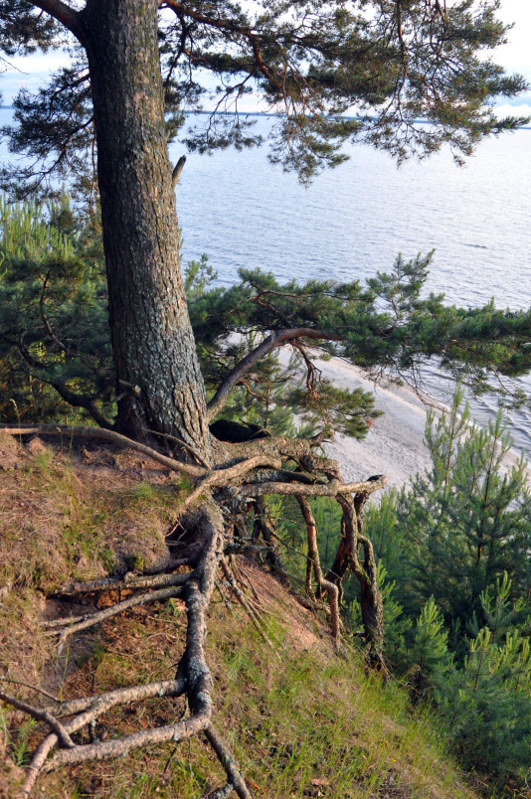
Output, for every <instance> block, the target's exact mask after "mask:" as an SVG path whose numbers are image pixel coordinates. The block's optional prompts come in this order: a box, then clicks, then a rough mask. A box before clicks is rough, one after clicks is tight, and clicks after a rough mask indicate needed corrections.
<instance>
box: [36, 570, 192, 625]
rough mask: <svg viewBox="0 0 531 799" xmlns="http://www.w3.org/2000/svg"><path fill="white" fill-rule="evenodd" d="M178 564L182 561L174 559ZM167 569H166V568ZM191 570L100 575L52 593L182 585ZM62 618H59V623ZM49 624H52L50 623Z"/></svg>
mask: <svg viewBox="0 0 531 799" xmlns="http://www.w3.org/2000/svg"><path fill="white" fill-rule="evenodd" d="M176 562H178V563H179V564H181V563H183V562H184V561H176ZM166 571H167V570H166ZM190 574H191V572H186V573H179V574H173V573H170V574H167V573H166V572H162V573H159V574H134V573H133V572H127V574H124V576H123V577H100V578H99V579H97V580H88V581H87V582H85V583H70V584H69V585H67V586H64V588H61V590H60V591H57V592H56V593H54V594H53V596H54V597H67V596H68V597H70V596H77V595H78V594H92V593H96V592H97V591H108V590H111V589H112V590H117V589H120V588H124V589H125V588H127V589H130V590H133V589H137V588H162V587H165V586H169V585H184V583H185V582H186V581H187V580H188V578H189V577H190ZM63 621H64V620H61V623H62V622H63ZM50 626H53V624H52V623H50Z"/></svg>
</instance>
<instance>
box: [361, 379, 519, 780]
mask: <svg viewBox="0 0 531 799" xmlns="http://www.w3.org/2000/svg"><path fill="white" fill-rule="evenodd" d="M426 443H427V445H428V448H429V451H430V455H431V461H432V467H431V469H430V471H429V472H428V473H427V474H425V475H417V477H416V478H415V480H414V481H413V483H412V485H411V488H410V489H409V490H406V489H404V490H403V491H402V492H401V493H400V494H398V493H396V492H395V493H392V494H390V495H389V496H388V497H387V498H386V499H384V501H383V503H382V509H381V514H377V512H376V511H375V510H374V509H373V510H372V511H370V512H369V513H368V515H367V519H366V531H367V533H368V534H369V535H370V536H371V537H372V540H373V541H374V545H375V552H376V553H377V556H378V558H379V559H380V562H379V568H381V565H382V564H384V565H385V568H386V569H387V571H388V573H389V578H390V583H389V585H390V589H391V590H390V591H389V590H388V591H387V595H386V598H385V601H386V603H388V604H389V603H390V604H391V608H392V614H391V616H392V618H391V625H390V635H389V636H388V639H387V656H388V659H389V661H390V663H391V664H392V666H393V668H394V669H395V670H396V671H397V672H398V673H399V674H401V675H402V677H403V679H405V680H406V681H407V682H408V683H409V685H410V687H411V691H412V696H413V698H414V699H415V701H418V699H424V700H426V701H429V702H432V703H435V705H436V706H437V708H438V712H439V713H440V714H441V717H443V718H444V719H446V720H447V722H448V725H449V730H451V734H452V736H453V737H454V740H455V745H456V748H457V749H458V751H459V753H460V755H461V758H462V760H463V763H464V764H465V765H466V766H467V767H468V768H476V769H479V770H482V771H484V772H487V773H491V774H493V775H494V777H495V778H497V779H507V778H509V779H512V780H516V781H517V782H518V784H520V785H523V784H525V783H526V779H528V778H529V774H527V771H526V770H527V769H528V768H529V751H530V746H531V691H530V688H531V682H530V679H531V678H530V670H531V666H530V663H531V659H530V647H529V632H530V618H531V604H530V602H529V585H531V572H530V563H529V552H530V551H531V514H530V507H531V506H530V498H529V488H528V485H527V471H526V466H527V464H526V462H525V461H524V460H523V458H521V459H520V460H518V461H517V462H514V458H513V459H512V461H511V460H509V461H508V460H507V458H508V452H509V449H510V447H511V442H510V439H509V437H508V436H507V435H506V434H505V432H504V424H503V419H502V417H501V415H499V416H498V418H497V419H496V421H495V422H493V423H491V425H490V426H489V429H488V430H482V429H480V428H478V427H476V426H475V425H473V424H471V422H470V419H469V413H468V408H467V407H466V406H463V392H462V391H461V390H460V389H458V390H457V391H456V393H455V395H454V400H453V403H452V406H451V408H450V409H449V411H448V412H447V413H445V414H442V415H441V416H440V417H439V418H436V417H435V416H434V414H429V415H428V422H427V426H426ZM407 622H409V626H408V624H407ZM400 624H401V625H403V626H402V628H401V629H400V628H399V627H397V625H400ZM397 629H400V634H399V635H397V634H396V630H397ZM500 793H501V788H500Z"/></svg>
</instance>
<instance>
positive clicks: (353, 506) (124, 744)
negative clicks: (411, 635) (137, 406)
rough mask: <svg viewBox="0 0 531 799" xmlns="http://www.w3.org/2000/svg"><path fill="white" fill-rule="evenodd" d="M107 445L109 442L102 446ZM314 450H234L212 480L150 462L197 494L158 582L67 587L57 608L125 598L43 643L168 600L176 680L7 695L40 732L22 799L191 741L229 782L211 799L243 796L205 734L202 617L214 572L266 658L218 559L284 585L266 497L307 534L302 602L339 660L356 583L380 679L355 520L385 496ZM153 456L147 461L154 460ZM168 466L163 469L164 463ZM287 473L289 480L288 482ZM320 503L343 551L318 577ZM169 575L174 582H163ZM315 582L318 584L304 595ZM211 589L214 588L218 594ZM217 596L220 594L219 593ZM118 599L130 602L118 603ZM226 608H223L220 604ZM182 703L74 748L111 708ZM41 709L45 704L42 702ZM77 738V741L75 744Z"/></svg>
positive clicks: (243, 598)
mask: <svg viewBox="0 0 531 799" xmlns="http://www.w3.org/2000/svg"><path fill="white" fill-rule="evenodd" d="M8 432H11V433H16V434H19V433H22V434H25V433H28V432H32V433H51V434H52V435H59V434H61V435H96V434H98V433H99V434H104V436H105V437H107V438H111V440H119V441H120V443H122V444H126V445H128V446H129V445H131V443H132V444H133V445H134V447H135V448H136V449H138V450H139V451H141V452H144V454H148V455H151V452H150V448H149V447H147V448H146V447H143V446H142V447H141V446H137V445H136V442H129V440H128V439H125V440H122V439H124V437H118V436H117V434H114V433H113V431H101V430H100V431H98V430H97V429H92V428H66V429H64V428H59V427H54V426H46V427H45V428H44V429H43V428H42V427H40V428H10V429H9V430H8ZM110 433H112V436H111V435H109V434H110ZM317 443H319V442H318V440H317V439H315V440H309V441H302V440H298V441H290V440H289V439H280V438H278V439H272V438H270V439H262V440H260V441H256V442H248V443H246V444H244V445H237V446H236V447H235V448H234V450H232V449H230V448H229V450H228V452H227V451H225V452H224V455H223V458H222V461H223V462H222V463H221V464H220V465H219V466H218V468H213V469H210V470H208V469H206V468H205V469H203V468H200V467H197V466H193V467H189V465H184V468H183V469H181V466H183V464H180V463H179V462H177V461H176V462H175V463H176V464H178V467H177V466H174V464H173V462H172V461H173V459H171V458H169V459H168V458H166V457H165V456H160V457H159V455H158V453H157V454H156V457H155V456H153V457H155V459H156V460H159V461H160V462H161V463H165V465H167V466H169V468H172V469H174V470H181V471H182V472H183V473H185V474H187V475H188V476H189V477H192V478H195V480H196V482H195V485H193V486H192V489H191V491H190V493H189V495H188V496H187V498H186V499H185V501H184V503H183V504H181V506H180V507H179V508H178V513H179V516H178V519H177V521H176V523H175V525H174V526H173V528H172V530H171V536H170V538H171V539H173V540H170V541H169V546H172V548H173V549H174V554H175V558H174V559H173V560H172V561H171V563H170V564H166V566H165V567H164V571H162V570H158V571H156V573H151V574H142V575H137V574H131V573H128V574H126V575H124V576H123V577H109V578H102V579H98V580H91V581H88V582H86V583H73V584H71V585H68V586H65V587H64V589H63V590H62V591H59V592H56V593H55V594H54V596H56V597H59V598H62V599H65V598H68V597H76V596H79V595H83V594H87V593H98V592H101V591H108V590H112V591H116V590H117V591H118V593H119V595H120V593H121V592H122V591H123V592H125V593H126V598H125V599H122V600H121V601H119V602H117V603H116V604H114V605H112V606H110V607H108V608H105V609H103V610H100V611H97V612H95V613H89V614H86V615H83V616H76V617H71V618H65V619H60V620H57V621H48V622H45V627H47V629H48V632H49V634H51V635H58V636H59V637H60V642H61V643H63V642H64V641H65V640H66V638H67V637H68V636H70V635H73V634H75V633H78V632H81V631H83V630H87V629H89V628H91V627H93V626H94V625H96V624H99V623H101V622H103V621H105V620H107V619H110V618H112V617H114V616H117V615H118V614H120V613H123V612H124V611H126V610H130V609H131V608H134V607H137V606H140V605H145V604H147V603H152V602H156V601H163V600H167V599H169V598H173V597H179V598H180V599H182V600H183V601H184V603H185V606H186V615H187V627H186V641H185V650H184V653H183V655H182V657H181V658H180V660H179V661H178V665H177V673H176V676H175V679H174V680H168V681H165V682H159V683H151V684H148V685H136V686H131V687H130V688H122V689H119V690H116V691H109V692H107V693H103V694H100V695H94V696H90V697H82V698H79V699H72V700H69V701H66V702H58V701H57V700H55V699H54V700H53V701H54V705H53V706H51V707H41V708H38V707H34V706H33V705H29V704H28V703H27V702H23V701H21V700H20V699H18V698H17V697H15V696H11V695H10V694H7V693H6V692H3V691H1V692H0V699H2V700H3V701H4V702H6V703H7V704H9V705H11V706H12V707H14V708H16V709H17V710H19V711H22V712H24V713H26V714H27V715H29V716H31V717H33V718H34V719H36V720H38V721H39V722H40V723H41V724H44V725H46V726H47V728H48V734H47V735H46V736H45V737H44V739H43V740H42V742H41V743H40V745H39V746H38V748H37V749H36V751H35V752H34V755H33V759H32V761H31V763H30V765H29V767H28V769H27V778H26V783H25V785H24V788H23V790H22V793H21V796H22V797H25V798H26V797H29V796H30V794H31V792H32V789H33V787H34V785H35V781H36V780H37V778H38V776H39V775H40V774H45V773H47V772H49V771H52V770H54V769H57V768H59V767H62V766H68V765H72V764H76V763H82V762H86V761H90V760H104V759H110V758H115V757H119V756H122V755H126V754H127V753H128V752H131V751H134V750H136V749H139V748H141V747H145V746H148V745H152V744H156V743H163V742H179V741H182V740H184V739H186V738H190V737H191V736H194V735H198V734H201V733H202V734H204V736H205V737H206V739H207V741H208V742H209V744H210V745H211V747H212V749H213V750H214V752H215V753H216V756H217V757H218V759H219V761H220V762H221V764H222V766H223V768H224V769H225V773H226V775H227V783H226V785H225V786H223V787H221V788H218V789H216V790H215V791H213V792H211V794H210V795H209V796H210V797H211V799H213V797H216V798H217V799H221V797H226V796H229V795H230V793H231V792H232V791H235V792H236V794H237V795H238V796H239V797H240V799H249V798H250V796H251V794H250V793H249V789H248V788H247V786H246V784H245V781H244V778H243V777H242V775H241V774H240V772H239V769H238V767H237V765H236V763H235V761H234V758H233V756H232V753H231V752H230V751H229V749H228V748H227V746H226V744H225V743H224V741H223V740H222V738H221V737H220V736H219V734H218V733H217V732H216V730H215V728H214V726H213V723H212V700H211V689H212V678H211V675H210V671H209V668H208V665H207V663H206V659H205V653H204V640H205V635H206V613H207V610H208V606H209V603H210V600H211V596H212V591H213V589H214V587H215V586H216V584H217V585H218V586H219V582H217V575H218V570H219V569H220V568H221V570H222V573H223V576H224V579H225V580H226V584H227V585H228V587H229V589H230V591H231V593H232V594H233V595H234V597H235V598H236V599H237V600H238V602H240V603H241V605H242V606H243V607H244V609H245V611H246V612H247V614H248V615H249V618H250V619H251V621H252V623H253V624H254V626H255V627H256V628H257V629H258V630H259V632H260V634H261V636H262V637H263V638H264V639H265V640H266V641H267V643H268V644H269V645H270V646H271V647H272V648H273V649H275V647H274V645H273V643H272V642H271V641H270V639H269V638H268V636H267V633H266V631H265V629H264V623H263V618H262V612H261V609H260V607H259V605H258V604H257V600H256V597H253V596H252V595H251V596H249V595H248V592H246V591H245V592H244V591H242V589H241V588H240V586H239V585H238V580H237V575H236V574H235V572H234V569H233V568H232V566H231V564H230V563H229V560H228V559H227V556H226V553H228V552H234V551H243V550H246V549H248V548H249V547H251V548H254V549H255V550H260V552H261V553H262V554H263V555H264V556H265V558H266V561H267V562H268V564H269V566H270V567H271V568H272V569H273V570H274V571H275V572H276V573H277V574H280V575H281V577H282V578H283V579H286V571H285V568H284V565H283V563H282V559H281V557H280V555H279V553H278V551H277V548H276V546H275V542H276V540H277V539H278V536H277V533H276V532H275V529H274V520H273V519H272V518H271V516H270V511H269V509H268V507H267V504H266V502H265V499H264V497H266V496H268V495H270V494H280V495H292V496H295V497H296V499H297V501H298V504H299V507H300V509H301V513H302V516H303V519H304V522H305V526H306V530H307V540H308V550H307V554H305V553H301V554H303V555H304V556H305V557H306V558H307V573H306V590H307V593H308V595H309V596H310V597H312V600H313V601H314V596H315V595H317V597H320V596H322V595H323V594H324V593H326V594H327V596H328V600H329V608H330V609H329V617H330V625H331V633H332V637H333V639H334V643H335V645H336V647H337V648H339V646H340V636H341V621H340V615H339V608H340V603H341V598H342V588H341V584H342V580H343V578H344V576H345V575H346V574H347V572H348V571H349V570H351V571H352V572H353V574H354V575H355V576H356V578H357V579H358V581H359V584H360V588H361V610H362V619H363V628H364V629H363V636H364V639H365V642H366V644H367V649H368V661H369V662H370V663H371V665H375V666H377V667H379V668H381V669H383V670H384V672H385V666H384V663H383V658H382V641H383V605H382V599H381V595H380V591H379V588H378V584H377V580H376V563H375V559H374V553H373V548H372V544H371V542H370V540H369V539H368V538H367V537H366V536H365V535H364V533H363V521H362V510H363V506H364V504H365V502H366V500H367V498H368V497H369V496H370V494H372V493H373V492H375V491H377V490H379V489H381V488H382V487H383V485H384V484H385V477H383V476H382V475H378V476H376V477H372V478H369V479H368V480H365V481H359V482H356V483H345V482H344V481H343V479H342V476H341V474H340V472H339V469H338V467H337V464H336V463H335V462H333V461H331V460H329V459H327V458H323V457H319V456H317V455H315V453H314V451H313V448H314V447H315V445H316V444H317ZM153 452H154V451H153ZM168 461H169V462H171V465H170V463H168ZM293 468H295V471H293ZM318 496H328V497H332V498H333V499H335V500H336V501H337V502H338V503H339V505H340V506H341V509H342V526H341V540H340V545H339V548H338V552H337V554H336V557H335V560H334V563H333V565H332V567H331V569H330V570H329V572H328V573H327V574H326V576H324V575H323V571H322V567H321V562H320V558H319V550H318V546H317V541H318V529H317V525H316V522H315V518H314V516H313V513H312V509H311V506H310V503H309V501H308V498H310V497H318ZM179 565H186V566H187V567H188V568H189V569H190V570H189V571H187V572H185V573H177V572H175V571H174V569H175V568H176V567H177V566H179ZM172 570H173V571H172ZM312 579H313V581H314V583H315V591H314V590H313V583H312ZM219 587H220V586H219ZM220 588H221V587H220ZM127 594H130V595H129V596H127ZM224 601H226V600H225V599H224ZM182 695H185V696H186V699H187V702H188V706H189V708H190V715H189V716H187V717H186V718H181V719H178V720H176V721H175V722H174V723H170V724H166V725H162V726H157V727H153V728H150V729H146V730H141V731H136V732H135V731H134V732H131V733H129V734H127V735H123V736H122V737H119V738H114V739H111V740H105V741H101V740H93V739H91V742H90V743H86V742H79V736H77V735H76V734H77V733H79V732H80V731H81V730H83V729H88V730H89V731H90V730H92V729H93V727H94V724H95V722H96V720H97V719H100V717H101V716H102V715H103V714H105V713H106V712H107V711H108V710H109V709H110V708H112V707H116V706H121V705H125V704H129V703H132V702H141V701H143V700H145V699H147V698H150V697H155V696H159V697H163V696H165V697H178V696H182ZM50 698H52V697H51V696H50ZM74 736H75V737H74Z"/></svg>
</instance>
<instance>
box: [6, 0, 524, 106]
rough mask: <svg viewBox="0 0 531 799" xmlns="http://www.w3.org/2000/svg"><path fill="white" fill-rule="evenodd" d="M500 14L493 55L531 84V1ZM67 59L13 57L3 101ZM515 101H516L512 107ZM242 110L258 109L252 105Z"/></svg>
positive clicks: (506, 0)
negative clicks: (502, 32) (501, 31)
mask: <svg viewBox="0 0 531 799" xmlns="http://www.w3.org/2000/svg"><path fill="white" fill-rule="evenodd" d="M498 16H499V17H500V19H502V20H503V21H504V22H506V23H514V27H513V29H512V30H510V31H509V32H508V36H507V38H508V42H507V44H505V45H503V46H501V47H499V48H498V49H497V50H496V51H494V52H493V57H494V59H495V60H496V62H497V63H499V64H501V65H502V66H503V67H504V68H505V70H506V71H507V72H518V73H520V74H522V75H523V76H524V77H525V78H527V80H528V81H529V83H530V84H531V46H530V45H531V3H530V2H529V0H501V8H500V10H499V12H498ZM64 63H65V56H64V55H61V53H60V52H54V53H49V54H35V55H33V56H29V57H26V58H22V57H15V58H13V59H11V61H10V66H9V67H8V68H7V70H6V71H5V72H4V73H3V74H2V75H0V91H1V92H2V103H3V105H9V104H10V103H11V100H12V98H13V97H14V95H15V94H16V93H17V91H18V90H19V89H20V88H21V87H26V88H28V89H30V90H31V89H37V88H38V87H39V86H42V85H43V83H45V81H46V77H47V75H48V74H49V73H50V72H52V71H53V70H54V69H57V68H58V67H60V66H61V65H63V64H64ZM517 102H518V103H519V105H520V106H521V107H520V108H519V109H518V113H519V114H520V113H521V114H522V115H527V114H530V115H531V91H530V92H529V94H528V95H527V96H522V97H521V98H519V99H518V101H517ZM513 105H514V101H513V103H511V107H512V106H513ZM242 110H249V111H250V110H255V109H254V108H251V107H249V108H247V109H242ZM505 112H507V113H511V110H510V106H509V105H508V104H505V105H504V104H503V103H502V104H501V107H500V110H499V113H501V114H503V113H505ZM512 113H514V107H513V108H512Z"/></svg>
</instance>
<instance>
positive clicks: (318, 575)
mask: <svg viewBox="0 0 531 799" xmlns="http://www.w3.org/2000/svg"><path fill="white" fill-rule="evenodd" d="M297 501H298V503H299V505H300V508H301V510H302V515H303V516H304V521H305V522H306V529H307V531H308V561H307V565H308V568H307V570H306V591H307V594H308V596H311V594H312V583H311V572H312V569H313V573H314V576H315V582H316V583H317V589H318V592H319V593H320V592H322V591H327V593H328V601H329V603H330V624H331V627H332V635H333V637H334V643H335V645H336V649H338V648H339V641H340V619H339V604H338V596H339V589H338V587H337V585H335V584H334V583H332V582H330V580H325V579H324V577H323V572H322V569H321V560H320V558H319V550H318V548H317V527H316V524H315V520H314V518H313V513H312V509H311V508H310V503H309V502H308V500H307V499H306V498H305V497H301V496H300V495H299V496H298V497H297Z"/></svg>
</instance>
